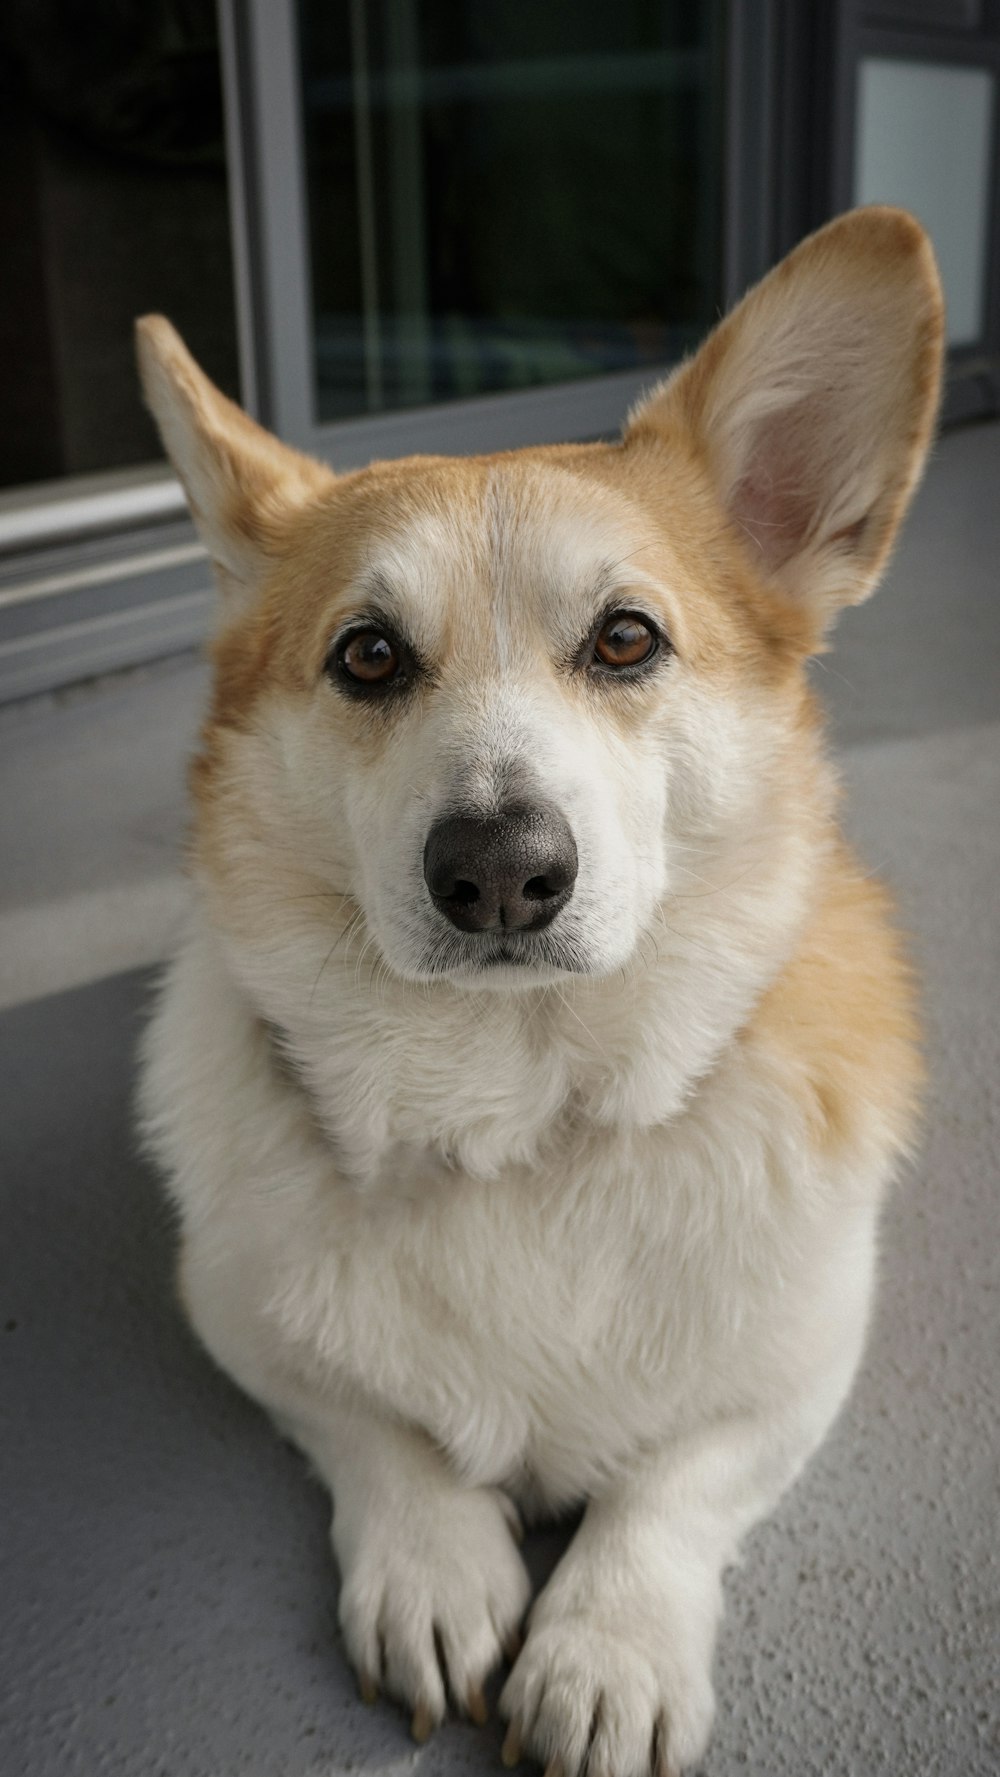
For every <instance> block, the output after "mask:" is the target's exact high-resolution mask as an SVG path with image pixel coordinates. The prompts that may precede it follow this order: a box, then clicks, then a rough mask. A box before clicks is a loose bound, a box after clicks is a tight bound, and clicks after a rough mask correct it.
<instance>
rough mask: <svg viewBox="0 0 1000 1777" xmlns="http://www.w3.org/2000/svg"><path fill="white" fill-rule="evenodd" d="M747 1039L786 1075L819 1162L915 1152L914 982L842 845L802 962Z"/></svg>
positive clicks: (918, 1070)
mask: <svg viewBox="0 0 1000 1777" xmlns="http://www.w3.org/2000/svg"><path fill="white" fill-rule="evenodd" d="M745 1039H746V1041H747V1042H748V1043H749V1044H750V1045H751V1046H753V1047H754V1048H755V1049H757V1051H758V1052H762V1053H764V1054H765V1055H767V1057H768V1058H769V1059H770V1061H771V1062H772V1063H773V1064H774V1065H776V1066H777V1068H778V1069H779V1070H780V1071H781V1073H782V1074H783V1076H784V1080H785V1084H786V1088H787V1089H789V1090H791V1091H792V1093H793V1094H794V1096H795V1097H796V1099H797V1100H798V1101H799V1103H800V1105H801V1106H802V1108H803V1109H804V1111H805V1114H806V1118H807V1123H808V1127H809V1131H810V1134H811V1136H812V1139H813V1141H814V1142H815V1143H816V1144H817V1146H818V1147H819V1148H820V1149H821V1150H822V1151H824V1152H827V1153H842V1154H845V1155H846V1154H847V1153H857V1152H859V1151H860V1150H862V1149H865V1148H870V1147H871V1146H872V1145H873V1144H874V1145H877V1146H879V1147H881V1148H882V1150H883V1151H884V1152H888V1153H891V1152H894V1151H900V1150H904V1151H905V1149H906V1148H907V1147H908V1145H909V1143H910V1140H911V1139H912V1135H913V1131H914V1127H915V1123H916V1117H917V1107H918V1102H919V1097H920V1090H921V1086H922V1083H923V1063H922V1057H921V1046H920V1025H919V1016H918V1009H917V999H916V988H915V983H914V977H913V972H912V970H911V967H910V964H909V961H908V959H907V956H906V949H905V944H904V942H903V939H902V937H901V935H900V933H899V930H898V927H897V923H896V917H895V912H894V908H893V903H892V898H891V895H890V894H889V892H888V890H887V889H886V888H885V886H884V885H883V884H882V883H881V882H880V881H879V880H878V879H877V878H876V877H873V876H871V875H868V874H867V873H866V872H865V871H864V870H863V868H862V866H861V864H860V863H859V861H858V860H857V858H856V857H855V856H854V854H853V853H852V851H851V849H850V847H849V846H848V845H847V844H846V842H845V841H843V840H841V839H839V838H838V839H837V840H836V841H835V842H834V844H833V845H832V847H831V851H830V855H829V860H828V864H827V869H826V872H825V879H824V882H823V886H822V890H821V893H820V895H819V897H818V900H817V903H816V906H815V909H814V912H813V915H812V918H811V919H810V920H809V922H808V923H807V926H806V928H805V931H804V934H803V937H802V940H801V942H800V944H799V946H798V948H797V950H796V953H795V955H794V957H793V958H792V959H791V961H790V962H789V963H788V964H787V965H786V966H785V968H784V969H783V970H782V971H781V973H780V975H779V976H778V977H777V979H776V980H775V981H774V983H773V984H772V985H771V987H770V988H769V989H768V991H767V992H766V993H765V994H764V995H763V997H762V998H761V1000H760V1002H759V1004H758V1006H757V1008H756V1010H755V1013H754V1016H753V1018H752V1020H751V1021H750V1024H749V1026H748V1029H747V1031H746V1033H745Z"/></svg>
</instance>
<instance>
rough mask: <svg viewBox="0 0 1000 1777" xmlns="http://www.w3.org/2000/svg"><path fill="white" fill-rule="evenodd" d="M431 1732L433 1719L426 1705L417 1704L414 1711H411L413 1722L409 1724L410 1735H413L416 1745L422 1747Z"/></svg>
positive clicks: (432, 1730)
mask: <svg viewBox="0 0 1000 1777" xmlns="http://www.w3.org/2000/svg"><path fill="white" fill-rule="evenodd" d="M433 1732H434V1717H433V1716H432V1714H431V1712H430V1710H429V1709H428V1707H427V1705H426V1703H418V1704H417V1707H416V1709H415V1710H414V1711H413V1720H412V1721H411V1723H410V1733H411V1734H412V1735H413V1738H414V1740H415V1741H416V1742H417V1745H418V1746H423V1744H424V1742H425V1741H427V1740H429V1739H430V1737H431V1735H432V1733H433Z"/></svg>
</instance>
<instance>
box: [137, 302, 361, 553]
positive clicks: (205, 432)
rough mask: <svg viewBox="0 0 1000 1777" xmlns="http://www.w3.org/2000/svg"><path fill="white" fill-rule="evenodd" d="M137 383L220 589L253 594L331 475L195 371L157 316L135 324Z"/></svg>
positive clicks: (176, 337)
mask: <svg viewBox="0 0 1000 1777" xmlns="http://www.w3.org/2000/svg"><path fill="white" fill-rule="evenodd" d="M135 334H136V351H137V354H138V359H139V375H140V377H141V379H142V388H143V393H144V395H145V397H146V403H147V406H148V407H149V409H150V411H151V412H152V414H153V417H154V419H155V420H156V423H157V425H158V427H159V430H160V437H161V438H162V440H163V448H164V450H165V451H166V453H167V456H168V457H169V458H170V461H171V463H172V464H173V466H174V468H175V469H176V471H177V474H178V476H179V477H180V480H181V482H182V483H183V486H184V491H185V493H186V494H187V499H188V505H189V506H190V508H191V516H192V518H193V519H194V521H195V524H196V525H197V527H198V529H199V531H200V532H201V536H202V539H203V541H204V543H205V545H206V547H207V549H208V552H209V554H210V555H211V557H212V560H213V562H214V563H215V565H216V567H217V569H218V570H219V574H220V578H221V580H222V582H223V584H224V585H225V586H227V587H228V586H230V585H232V583H234V582H235V583H236V585H237V586H240V587H245V588H252V587H253V586H254V585H255V584H256V583H257V582H258V581H259V580H260V578H261V576H262V574H263V572H264V571H265V570H266V566H267V557H268V554H269V553H273V551H274V549H275V548H276V547H277V546H278V544H279V539H280V535H281V529H282V521H283V519H285V518H286V517H287V516H288V514H289V513H290V512H292V511H294V510H295V509H296V508H297V507H301V506H303V505H305V504H306V503H307V502H309V501H310V500H313V499H315V498H316V497H317V496H318V495H319V494H321V493H323V492H324V491H325V490H326V489H327V488H329V487H331V486H332V485H333V482H334V475H333V471H332V470H330V469H327V468H326V467H325V466H324V465H323V464H322V463H317V462H314V461H313V459H312V458H311V457H305V456H302V455H300V453H299V452H298V451H296V450H291V449H290V448H289V447H288V446H287V445H285V444H281V443H280V442H279V440H278V439H277V438H274V437H273V436H272V435H271V433H270V432H265V431H264V429H263V427H261V426H258V425H256V424H255V422H254V421H253V420H251V419H249V418H248V417H247V415H246V414H245V413H243V411H242V410H241V409H240V408H239V407H237V406H236V404H235V402H233V401H230V400H228V399H227V397H226V396H225V395H223V394H222V393H221V392H220V391H219V390H218V389H217V388H216V387H215V384H214V383H212V382H210V381H209V379H208V377H207V376H206V375H205V373H204V371H202V370H200V369H199V367H198V365H197V364H196V363H195V361H194V359H193V358H192V356H191V354H190V352H189V351H188V349H187V347H186V346H185V344H184V341H183V340H182V339H181V337H180V334H179V333H178V332H177V331H176V329H175V328H173V327H172V326H171V325H170V322H169V321H168V320H166V319H165V318H164V316H163V315H144V316H143V318H142V319H141V320H139V321H137V322H136V324H135Z"/></svg>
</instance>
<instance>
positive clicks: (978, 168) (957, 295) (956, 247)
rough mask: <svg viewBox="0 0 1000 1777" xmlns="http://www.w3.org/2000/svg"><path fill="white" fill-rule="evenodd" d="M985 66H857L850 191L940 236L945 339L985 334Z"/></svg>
mask: <svg viewBox="0 0 1000 1777" xmlns="http://www.w3.org/2000/svg"><path fill="white" fill-rule="evenodd" d="M993 85H994V82H993V75H992V74H991V73H990V72H989V71H988V70H987V69H986V68H960V67H955V66H953V65H951V64H948V63H934V62H914V61H890V60H888V59H887V58H884V57H881V56H867V57H864V58H863V59H862V61H861V63H860V64H859V69H858V109H857V136H856V143H855V160H854V167H855V171H854V196H855V202H856V203H859V204H873V203H891V204H902V205H904V207H905V208H906V209H908V210H912V211H913V213H914V215H915V216H919V218H920V220H921V222H922V223H923V224H924V227H925V228H926V229H927V231H928V233H929V234H930V236H931V239H932V240H933V242H934V247H935V250H936V252H937V255H938V259H939V260H940V264H941V276H942V279H943V281H944V290H945V296H946V298H947V303H948V342H949V344H950V345H954V346H961V345H974V344H975V343H976V341H977V340H979V339H981V338H982V334H983V313H984V304H985V300H986V265H987V244H988V240H989V234H988V229H989V220H988V216H989V201H990V177H991V156H990V138H991V135H992V127H993Z"/></svg>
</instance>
